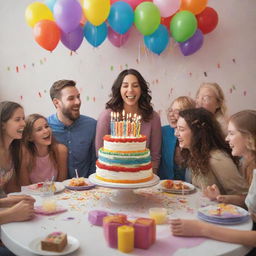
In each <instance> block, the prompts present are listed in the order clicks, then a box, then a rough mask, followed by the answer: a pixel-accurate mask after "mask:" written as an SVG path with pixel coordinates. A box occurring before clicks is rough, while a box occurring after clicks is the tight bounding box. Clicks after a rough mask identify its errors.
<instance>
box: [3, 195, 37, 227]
mask: <svg viewBox="0 0 256 256" xmlns="http://www.w3.org/2000/svg"><path fill="white" fill-rule="evenodd" d="M8 212H9V222H14V221H26V220H30V219H32V218H33V216H34V203H32V202H30V201H26V200H23V201H20V202H19V203H17V204H15V205H14V206H12V207H11V208H9V209H8Z"/></svg>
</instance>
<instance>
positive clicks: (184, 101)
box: [167, 96, 196, 123]
mask: <svg viewBox="0 0 256 256" xmlns="http://www.w3.org/2000/svg"><path fill="white" fill-rule="evenodd" d="M175 102H177V103H178V104H179V106H180V111H182V110H185V109H189V108H195V107H196V102H195V101H194V100H193V99H192V98H190V97H188V96H180V97H178V98H176V99H174V100H173V101H172V103H171V105H170V106H169V108H168V109H167V119H168V121H169V112H170V110H171V108H172V105H173V104H174V103H175ZM169 123H170V121H169Z"/></svg>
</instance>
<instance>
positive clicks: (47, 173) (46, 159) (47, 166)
mask: <svg viewBox="0 0 256 256" xmlns="http://www.w3.org/2000/svg"><path fill="white" fill-rule="evenodd" d="M52 176H54V180H56V179H57V176H58V171H57V170H56V169H55V167H54V165H53V163H52V161H51V159H50V156H49V154H48V155H46V156H42V157H40V156H37V157H36V163H35V167H34V168H33V169H32V171H31V173H30V174H29V178H30V181H31V182H32V183H37V182H43V181H46V180H51V179H52Z"/></svg>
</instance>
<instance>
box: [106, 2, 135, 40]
mask: <svg viewBox="0 0 256 256" xmlns="http://www.w3.org/2000/svg"><path fill="white" fill-rule="evenodd" d="M133 20H134V13H133V9H132V7H131V6H130V5H129V4H128V3H126V2H123V1H118V2H115V3H113V4H112V5H111V9H110V13H109V16H108V23H109V25H110V27H111V28H112V29H113V30H114V31H115V32H117V33H119V34H122V35H123V34H125V33H126V32H127V31H128V30H129V29H130V27H131V26H132V24H133Z"/></svg>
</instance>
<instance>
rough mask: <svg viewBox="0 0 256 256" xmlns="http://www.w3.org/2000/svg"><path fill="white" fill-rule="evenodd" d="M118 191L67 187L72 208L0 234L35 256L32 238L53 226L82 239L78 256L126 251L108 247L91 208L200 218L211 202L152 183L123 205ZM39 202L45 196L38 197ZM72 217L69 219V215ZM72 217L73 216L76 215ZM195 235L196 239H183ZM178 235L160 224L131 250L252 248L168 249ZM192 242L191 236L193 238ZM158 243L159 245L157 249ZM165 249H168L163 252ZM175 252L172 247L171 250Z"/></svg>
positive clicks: (23, 254) (61, 198)
mask: <svg viewBox="0 0 256 256" xmlns="http://www.w3.org/2000/svg"><path fill="white" fill-rule="evenodd" d="M113 191H114V190H112V189H109V188H97V189H92V190H88V191H80V192H78V191H72V192H71V191H68V190H66V191H65V192H63V193H61V194H57V195H55V197H56V198H57V199H58V203H59V204H61V205H63V206H64V207H67V208H68V211H67V212H65V213H61V214H58V215H53V216H41V215H37V216H36V217H35V218H34V219H33V220H32V221H27V222H19V223H10V224H5V225H2V226H1V239H2V241H3V243H4V244H5V245H6V246H7V247H8V248H9V249H10V250H11V251H12V252H14V253H15V254H17V255H19V256H35V255H37V254H34V253H32V252H31V251H30V250H29V244H30V242H31V241H32V240H33V239H35V238H36V237H40V236H46V235H47V234H48V233H50V232H53V231H63V232H66V233H67V234H68V235H71V236H74V237H76V238H77V239H78V240H79V241H80V248H79V249H78V250H77V251H75V252H73V253H72V254H70V255H74V256H100V255H104V256H108V255H109V256H110V255H111V256H113V255H115V256H118V255H127V254H124V253H122V252H120V251H118V250H117V249H112V248H109V247H108V246H107V244H106V241H105V239H104V236H103V228H102V227H97V226H92V225H91V224H90V223H89V222H88V220H87V217H88V212H89V211H90V210H92V209H98V210H106V211H109V212H119V213H126V214H127V215H128V218H135V217H148V209H149V208H150V207H156V206H162V207H167V208H168V213H169V217H170V218H171V217H177V216H179V217H182V218H188V219H191V218H196V209H197V208H198V207H200V205H201V204H204V203H208V200H207V199H206V198H202V195H201V193H200V192H197V193H194V194H191V195H184V196H181V195H173V194H167V193H161V192H159V191H158V190H157V188H156V186H155V187H153V188H146V189H139V190H136V191H137V192H136V193H138V201H137V203H135V204H127V205H119V204H115V203H112V202H111V201H110V200H109V198H110V195H111V193H112V192H113ZM36 200H37V204H40V203H41V200H42V198H41V197H39V196H36ZM70 217H71V218H70ZM72 218H73V219H72ZM229 227H231V228H236V229H241V230H250V229H251V227H252V221H251V220H249V221H247V222H246V223H243V224H239V225H235V226H229ZM180 239H194V238H180ZM173 240H174V237H172V236H171V233H170V229H169V225H168V224H166V225H158V226H157V241H156V243H155V244H154V245H152V246H151V247H150V248H149V249H148V250H141V249H134V251H133V252H132V253H130V255H147V256H156V255H161V256H164V255H175V256H183V255H197V256H201V255H202V256H205V255H207V256H211V255H225V256H227V255H230V256H231V255H232V256H240V255H245V254H246V253H247V252H248V251H249V250H250V248H246V247H244V246H241V245H237V244H230V243H224V242H218V241H215V240H210V239H202V242H201V243H199V245H197V246H194V247H190V248H180V249H178V250H176V251H175V252H173V253H170V254H169V249H168V248H170V249H171V248H172V246H173V244H172V242H173ZM190 241H192V240H190ZM159 248H160V250H159ZM161 248H163V249H164V248H165V251H168V253H163V252H162V251H161ZM170 251H171V250H170Z"/></svg>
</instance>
